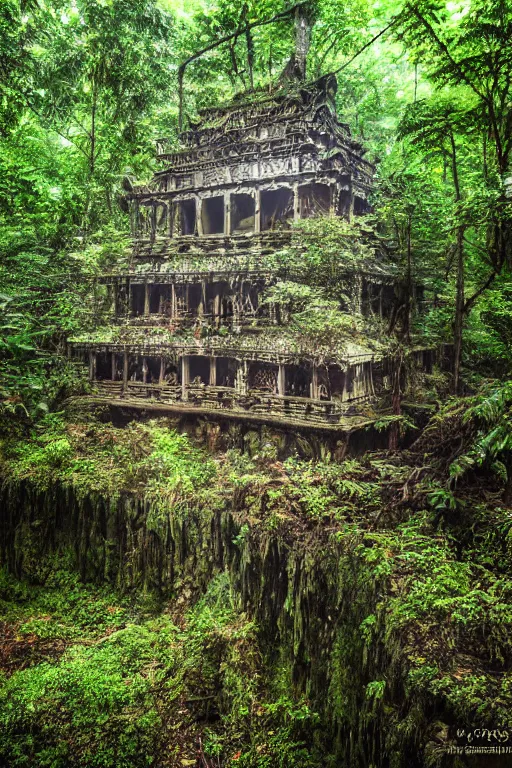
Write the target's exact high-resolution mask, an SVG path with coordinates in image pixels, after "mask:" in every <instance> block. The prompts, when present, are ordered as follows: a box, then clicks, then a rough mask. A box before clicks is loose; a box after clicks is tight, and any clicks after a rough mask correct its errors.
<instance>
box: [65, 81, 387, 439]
mask: <svg viewBox="0 0 512 768" xmlns="http://www.w3.org/2000/svg"><path fill="white" fill-rule="evenodd" d="M335 90H336V81H335V78H334V77H333V76H329V77H326V78H323V79H321V80H319V81H318V82H316V83H315V84H314V85H313V86H309V87H307V88H306V87H299V88H298V89H297V90H295V91H284V90H281V91H278V92H277V93H275V94H274V95H267V96H266V97H265V98H261V99H259V100H255V99H253V100H252V101H251V102H246V103H243V102H236V101H235V102H233V103H232V104H230V105H229V106H226V107H224V108H219V109H212V110H207V111H205V112H204V113H202V115H201V119H200V121H199V123H198V124H197V125H195V126H193V127H192V128H191V129H190V130H188V131H187V132H185V133H184V134H182V136H181V140H182V146H183V148H182V149H181V150H178V151H171V150H169V149H168V148H167V144H166V142H165V141H161V142H158V158H159V160H160V163H161V166H162V167H161V170H159V171H158V172H157V173H156V174H155V176H154V178H153V180H152V182H151V183H150V185H149V186H147V187H137V188H132V189H131V190H130V192H129V193H128V195H127V203H128V206H129V211H130V219H131V226H132V235H133V250H132V254H131V257H130V261H129V265H128V268H127V269H125V270H118V271H116V272H113V273H111V274H108V275H104V276H103V277H102V278H101V280H100V283H101V284H102V285H103V286H105V289H104V290H105V291H107V290H108V296H109V299H108V300H109V301H111V302H112V313H113V317H112V318H111V322H110V323H109V326H108V327H104V328H100V329H98V330H97V331H96V332H94V333H91V334H89V335H84V336H81V337H77V338H76V339H73V340H71V346H72V347H73V349H74V350H75V351H76V352H77V353H79V354H82V355H86V356H88V357H89V365H90V378H91V380H92V381H93V382H94V384H95V389H96V393H97V395H101V396H103V397H105V398H108V399H109V400H111V401H114V402H119V403H120V404H122V403H123V402H124V403H127V402H130V403H132V404H133V403H135V402H146V403H147V402H149V401H151V402H152V403H153V404H155V405H156V404H158V406H159V407H162V408H164V409H165V408H167V409H169V410H172V411H183V412H189V411H195V412H197V413H211V414H215V413H221V414H222V415H223V416H226V415H228V416H229V417H232V418H242V419H249V420H253V421H267V422H276V421H277V422H279V423H290V424H301V425H314V426H316V427H322V428H327V429H340V428H342V426H343V424H346V421H347V418H350V417H351V416H353V415H355V414H357V413H360V412H361V407H362V406H364V404H365V403H368V402H369V401H371V400H374V399H375V397H376V396H377V395H378V394H379V392H381V391H382V390H383V389H385V388H386V386H387V384H388V377H387V371H386V360H385V358H384V356H383V355H382V354H381V355H379V354H378V353H377V352H376V350H375V349H373V348H372V347H371V346H368V345H365V344H356V343H347V344H346V345H343V346H342V347H339V346H336V345H332V347H331V348H329V346H327V347H325V346H324V347H322V348H321V349H318V348H310V346H308V344H307V342H306V341H304V340H303V339H299V338H297V337H296V336H294V334H293V331H292V330H291V329H290V328H289V327H288V326H287V312H286V307H283V306H280V305H279V304H272V303H269V302H268V301H263V300H262V297H263V296H264V293H265V291H266V290H267V289H268V288H269V286H271V285H272V284H273V283H275V282H276V281H277V280H279V279H281V280H282V279H283V278H285V279H293V275H290V274H287V267H286V264H284V265H283V264H282V263H280V264H279V266H276V265H273V262H272V256H273V254H275V253H276V252H278V251H280V250H282V249H283V248H285V247H287V245H289V244H290V241H291V239H292V238H293V224H294V222H296V221H297V220H299V219H304V218H309V217H317V216H341V217H345V218H347V219H353V218H354V217H357V216H358V215H359V214H362V213H365V212H366V211H368V202H367V199H368V192H369V190H370V185H371V179H372V173H373V168H372V165H371V164H370V163H369V162H367V161H366V160H365V159H364V157H363V151H362V148H361V146H360V145H359V144H357V142H355V141H354V140H353V139H352V138H351V136H350V132H349V129H348V127H347V126H345V125H343V124H342V123H340V122H338V120H337V119H336V115H335V108H334V96H335ZM390 275H391V272H387V271H386V269H385V268H382V269H381V270H380V273H379V274H372V273H371V271H370V270H367V271H366V272H365V270H362V271H361V273H360V274H359V275H358V277H357V279H356V280H352V282H351V283H350V291H349V293H350V296H349V301H350V302H351V307H350V308H351V309H352V311H354V312H361V311H363V312H372V313H375V314H377V315H379V314H380V315H381V316H382V314H383V313H385V312H386V307H388V306H389V304H390V302H391V300H392V295H393V287H392V277H390Z"/></svg>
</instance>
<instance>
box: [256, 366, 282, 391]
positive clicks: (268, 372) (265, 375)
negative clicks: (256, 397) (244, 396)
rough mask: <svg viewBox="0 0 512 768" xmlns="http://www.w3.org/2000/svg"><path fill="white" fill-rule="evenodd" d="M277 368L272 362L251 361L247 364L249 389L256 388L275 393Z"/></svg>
mask: <svg viewBox="0 0 512 768" xmlns="http://www.w3.org/2000/svg"><path fill="white" fill-rule="evenodd" d="M278 371H279V368H278V366H277V365H272V363H251V364H250V366H249V389H258V390H260V391H262V392H268V393H269V394H272V395H277V375H278Z"/></svg>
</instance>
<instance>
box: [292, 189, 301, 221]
mask: <svg viewBox="0 0 512 768" xmlns="http://www.w3.org/2000/svg"><path fill="white" fill-rule="evenodd" d="M298 219H300V195H299V182H298V181H296V182H295V183H294V185H293V220H294V221H298Z"/></svg>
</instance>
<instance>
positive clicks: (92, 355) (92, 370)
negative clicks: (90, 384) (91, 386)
mask: <svg viewBox="0 0 512 768" xmlns="http://www.w3.org/2000/svg"><path fill="white" fill-rule="evenodd" d="M95 378H96V352H92V351H89V381H94V379H95Z"/></svg>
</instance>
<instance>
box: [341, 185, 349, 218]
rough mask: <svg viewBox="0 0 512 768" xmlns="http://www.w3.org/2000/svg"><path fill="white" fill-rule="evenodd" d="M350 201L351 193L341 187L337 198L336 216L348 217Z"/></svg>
mask: <svg viewBox="0 0 512 768" xmlns="http://www.w3.org/2000/svg"><path fill="white" fill-rule="evenodd" d="M351 202H352V195H351V193H350V190H349V189H342V190H341V192H340V196H339V198H338V216H344V217H345V218H348V216H349V215H350V204H351Z"/></svg>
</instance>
